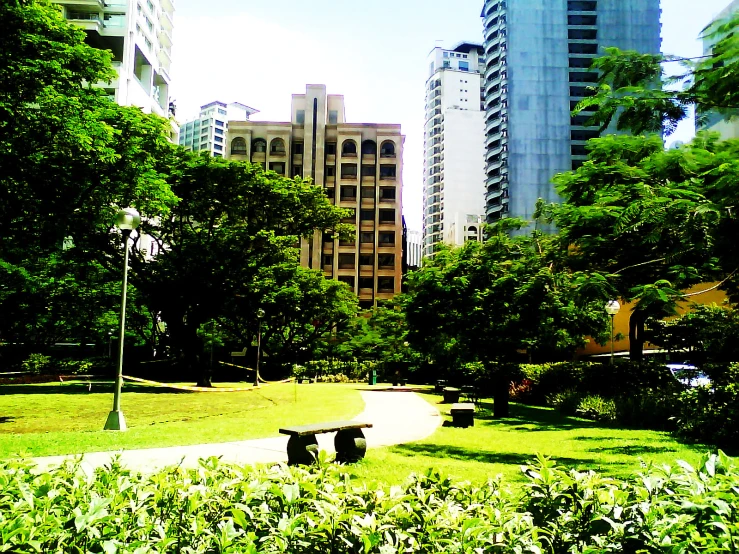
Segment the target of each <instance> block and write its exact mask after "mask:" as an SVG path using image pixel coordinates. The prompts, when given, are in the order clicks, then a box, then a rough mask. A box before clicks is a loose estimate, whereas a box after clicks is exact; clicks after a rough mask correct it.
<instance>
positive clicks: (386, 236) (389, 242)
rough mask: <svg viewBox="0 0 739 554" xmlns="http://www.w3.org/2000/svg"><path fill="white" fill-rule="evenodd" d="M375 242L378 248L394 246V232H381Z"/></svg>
mask: <svg viewBox="0 0 739 554" xmlns="http://www.w3.org/2000/svg"><path fill="white" fill-rule="evenodd" d="M377 242H378V243H379V245H380V246H395V233H394V232H383V233H380V234H379V235H378V237H377Z"/></svg>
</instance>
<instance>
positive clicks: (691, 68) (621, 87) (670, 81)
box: [575, 13, 739, 134]
mask: <svg viewBox="0 0 739 554" xmlns="http://www.w3.org/2000/svg"><path fill="white" fill-rule="evenodd" d="M737 28H739V13H736V14H734V15H732V16H731V17H729V18H728V19H726V20H723V21H717V22H716V23H714V24H713V25H711V26H709V27H707V28H706V29H704V31H703V37H704V38H708V39H712V40H713V41H715V43H716V44H715V46H714V47H713V50H712V52H711V53H710V54H708V55H706V56H701V57H699V58H694V59H685V58H679V57H677V56H672V55H653V54H640V53H638V52H635V51H622V50H619V49H618V48H607V49H606V52H607V55H606V56H604V57H601V58H597V59H596V60H595V61H594V62H593V66H592V67H593V69H597V70H598V71H599V73H600V78H599V82H598V87H597V88H596V90H595V91H594V92H595V94H594V95H593V96H592V97H589V98H586V99H585V100H583V101H581V102H580V104H579V105H578V106H577V107H576V109H575V112H577V113H579V112H581V111H588V112H592V116H593V119H592V120H593V123H597V124H599V125H600V126H601V130H605V129H606V128H607V127H609V125H610V124H611V122H612V121H614V120H615V121H616V127H617V128H618V129H619V130H630V131H631V132H633V133H634V134H641V133H645V132H661V131H662V130H663V129H664V130H666V131H667V132H668V133H672V132H673V131H674V130H675V128H676V126H677V124H678V123H679V122H680V121H681V120H683V119H684V118H685V117H687V115H688V114H689V113H690V108H691V107H694V108H696V112H697V114H698V118H699V119H702V118H703V117H705V116H706V114H707V113H708V112H712V113H718V114H721V115H722V116H724V117H725V118H732V117H735V116H737V115H738V114H739V112H738V111H737V110H739V71H738V69H739V34H737V32H736V31H737Z"/></svg>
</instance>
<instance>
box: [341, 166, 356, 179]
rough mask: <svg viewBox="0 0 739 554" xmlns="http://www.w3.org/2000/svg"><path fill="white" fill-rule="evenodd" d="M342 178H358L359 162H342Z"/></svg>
mask: <svg viewBox="0 0 739 554" xmlns="http://www.w3.org/2000/svg"><path fill="white" fill-rule="evenodd" d="M341 178H342V179H356V178H357V164H341Z"/></svg>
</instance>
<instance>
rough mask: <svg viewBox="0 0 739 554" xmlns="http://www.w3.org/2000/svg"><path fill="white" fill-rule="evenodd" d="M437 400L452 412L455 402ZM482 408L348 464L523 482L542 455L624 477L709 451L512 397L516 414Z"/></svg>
mask: <svg viewBox="0 0 739 554" xmlns="http://www.w3.org/2000/svg"><path fill="white" fill-rule="evenodd" d="M424 397H425V398H426V399H427V400H428V401H429V402H430V403H431V404H434V405H437V404H438V403H439V402H440V397H439V396H436V395H430V394H428V395H424ZM437 407H438V408H439V410H440V412H441V413H442V415H445V414H448V411H449V405H442V404H439V405H438V406H437ZM482 408H483V409H482V410H481V411H480V412H479V413H478V414H476V416H475V426H474V427H470V428H467V429H461V428H455V427H440V428H439V429H438V430H437V431H436V432H435V433H434V434H433V435H431V436H430V437H428V438H427V439H425V440H422V441H419V442H414V443H409V444H403V445H398V446H392V447H387V448H380V449H375V450H371V451H370V452H368V454H367V457H366V458H365V459H364V460H362V461H361V462H360V463H358V464H356V465H354V466H351V467H350V468H348V470H349V472H350V474H351V475H352V476H353V477H355V478H358V479H359V480H361V481H365V482H373V481H376V482H384V483H392V484H399V483H402V482H403V481H404V480H405V479H406V478H407V477H408V475H409V474H410V473H412V472H416V473H419V472H421V473H422V472H425V471H426V470H427V469H429V468H432V467H433V468H436V469H438V470H440V471H441V472H442V473H444V474H445V475H448V476H450V477H454V478H456V479H461V480H468V481H472V482H477V483H481V482H484V481H485V480H487V479H488V478H490V477H495V476H496V475H497V474H502V475H503V478H504V480H505V481H506V482H508V483H511V484H513V485H514V486H516V484H517V483H518V484H520V483H521V482H523V481H524V478H523V475H522V473H521V470H520V466H521V465H522V464H527V463H529V462H531V461H532V460H535V458H536V455H537V454H543V455H545V456H548V457H551V458H552V459H554V460H556V461H557V462H559V463H560V464H561V465H564V466H568V467H572V468H576V469H579V470H585V469H593V470H597V471H598V472H600V473H602V474H606V475H611V476H614V477H624V476H627V475H629V474H632V473H633V472H635V471H639V469H640V467H641V463H642V462H644V463H654V464H670V465H674V464H675V461H676V460H678V459H681V460H685V461H687V462H689V463H691V464H697V463H698V461H699V460H700V458H701V456H702V455H703V454H704V453H705V452H706V451H707V450H708V448H707V447H701V446H691V445H685V444H682V443H680V442H678V441H676V440H674V439H673V438H672V437H671V436H670V435H669V434H668V433H663V432H658V431H646V430H636V429H620V428H617V427H612V426H607V425H603V424H600V423H596V422H593V421H589V420H585V419H580V418H576V417H567V416H563V415H561V414H560V413H559V412H557V411H556V410H553V409H551V408H543V407H536V406H527V405H522V404H511V412H510V417H508V418H505V419H499V420H496V419H493V418H492V416H491V415H490V409H491V408H492V405H490V404H486V403H484V404H483V405H482ZM445 419H447V420H449V419H450V418H449V417H448V416H446V417H445Z"/></svg>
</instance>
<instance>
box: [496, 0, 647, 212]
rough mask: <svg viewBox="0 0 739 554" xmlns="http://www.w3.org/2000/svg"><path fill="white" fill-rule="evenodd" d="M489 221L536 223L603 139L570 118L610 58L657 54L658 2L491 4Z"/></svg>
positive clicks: (582, 119) (523, 0) (519, 0)
mask: <svg viewBox="0 0 739 554" xmlns="http://www.w3.org/2000/svg"><path fill="white" fill-rule="evenodd" d="M482 18H483V29H484V56H485V63H486V68H485V73H484V89H485V140H486V142H485V149H486V151H485V173H486V176H485V179H486V180H485V188H486V192H485V213H486V220H487V222H488V223H491V222H494V221H496V220H498V219H500V218H501V217H506V216H513V217H523V218H525V219H531V218H532V215H533V212H534V209H535V206H536V202H537V200H538V199H539V198H542V199H544V200H545V201H548V202H551V201H556V200H557V195H556V193H555V191H554V187H553V186H552V184H551V179H552V177H553V176H554V175H555V174H556V173H559V172H562V171H568V170H570V169H573V168H577V167H579V165H581V164H582V163H584V161H585V160H586V159H587V150H586V148H585V144H586V142H587V141H588V140H589V139H591V138H594V137H597V136H598V135H599V133H598V129H597V128H595V127H589V126H587V125H586V124H585V123H586V121H587V119H588V116H587V115H578V116H572V115H571V110H572V109H573V108H574V107H575V106H576V105H577V103H578V102H579V101H580V100H582V99H583V98H585V97H586V96H587V95H588V94H590V91H588V87H589V86H593V85H594V84H595V83H596V80H597V78H598V75H597V73H595V72H593V71H590V65H591V63H592V61H593V59H594V58H596V57H598V56H600V55H603V53H604V50H603V49H604V48H605V47H610V46H616V47H618V48H621V49H624V50H636V51H639V52H644V53H654V54H658V53H659V52H660V46H661V38H660V31H661V26H660V4H659V0H546V1H544V0H485V3H484V7H483V11H482Z"/></svg>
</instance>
